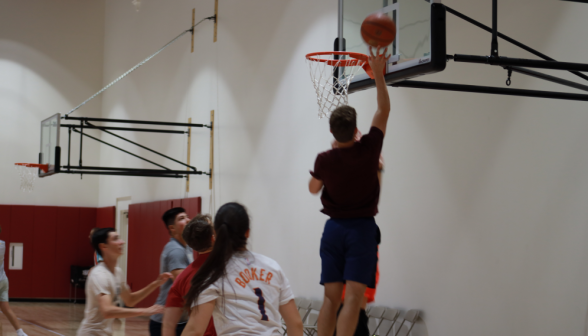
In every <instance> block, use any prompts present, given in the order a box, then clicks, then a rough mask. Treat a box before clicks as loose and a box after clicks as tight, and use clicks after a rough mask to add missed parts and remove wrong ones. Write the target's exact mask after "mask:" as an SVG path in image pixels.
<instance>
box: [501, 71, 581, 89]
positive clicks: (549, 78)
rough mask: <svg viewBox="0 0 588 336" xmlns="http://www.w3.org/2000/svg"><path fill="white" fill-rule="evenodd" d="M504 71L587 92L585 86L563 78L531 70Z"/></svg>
mask: <svg viewBox="0 0 588 336" xmlns="http://www.w3.org/2000/svg"><path fill="white" fill-rule="evenodd" d="M505 69H507V70H512V71H514V72H518V73H520V74H523V75H527V76H532V77H536V78H540V79H544V80H546V81H550V82H554V83H557V84H561V85H566V86H569V87H573V88H575V89H578V90H584V91H588V86H587V85H582V84H578V83H576V82H572V81H569V80H566V79H563V78H559V77H555V76H551V75H547V74H544V73H542V72H537V71H533V70H529V69H525V68H519V67H505Z"/></svg>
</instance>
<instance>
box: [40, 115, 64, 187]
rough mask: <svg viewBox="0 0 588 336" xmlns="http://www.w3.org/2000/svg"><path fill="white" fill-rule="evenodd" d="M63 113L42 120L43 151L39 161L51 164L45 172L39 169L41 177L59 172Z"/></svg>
mask: <svg viewBox="0 0 588 336" xmlns="http://www.w3.org/2000/svg"><path fill="white" fill-rule="evenodd" d="M60 123H61V114H59V113H57V114H54V115H53V116H51V117H49V118H47V119H45V120H43V121H41V151H40V152H39V153H40V154H39V163H40V164H46V165H48V166H49V169H48V171H47V172H46V173H45V172H43V171H42V170H40V169H39V177H44V176H48V175H53V174H55V173H57V172H59V164H60V155H61V153H60V150H59V128H60Z"/></svg>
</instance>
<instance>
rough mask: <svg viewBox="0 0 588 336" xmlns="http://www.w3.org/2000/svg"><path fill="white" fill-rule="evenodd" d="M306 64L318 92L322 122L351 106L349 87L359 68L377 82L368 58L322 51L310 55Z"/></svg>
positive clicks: (355, 54)
mask: <svg viewBox="0 0 588 336" xmlns="http://www.w3.org/2000/svg"><path fill="white" fill-rule="evenodd" d="M306 61H307V63H308V67H309V68H310V79H311V80H312V84H313V85H314V89H315V90H316V99H317V103H318V105H319V113H318V116H319V118H323V117H328V116H329V115H330V114H331V112H332V111H333V110H334V109H335V108H337V107H338V106H341V105H347V102H348V99H347V98H348V93H347V92H348V89H349V84H350V82H351V80H352V79H353V77H354V76H355V74H356V73H357V71H358V70H359V68H363V69H364V70H365V72H366V73H367V74H368V75H369V76H370V77H372V78H373V75H372V71H371V68H370V66H369V64H368V56H367V55H365V54H361V53H355V52H346V51H322V52H314V53H310V54H307V55H306Z"/></svg>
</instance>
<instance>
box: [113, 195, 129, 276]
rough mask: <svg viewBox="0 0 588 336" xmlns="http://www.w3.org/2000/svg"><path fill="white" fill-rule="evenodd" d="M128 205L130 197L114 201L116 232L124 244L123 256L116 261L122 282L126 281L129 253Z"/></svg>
mask: <svg viewBox="0 0 588 336" xmlns="http://www.w3.org/2000/svg"><path fill="white" fill-rule="evenodd" d="M129 204H131V197H130V196H127V197H120V198H117V199H116V231H117V232H118V234H119V235H120V238H121V239H122V240H123V241H125V242H126V244H125V245H124V249H123V255H122V256H121V257H120V258H119V259H118V267H120V269H121V270H122V273H123V281H124V282H126V281H127V261H128V251H129V244H128V242H129Z"/></svg>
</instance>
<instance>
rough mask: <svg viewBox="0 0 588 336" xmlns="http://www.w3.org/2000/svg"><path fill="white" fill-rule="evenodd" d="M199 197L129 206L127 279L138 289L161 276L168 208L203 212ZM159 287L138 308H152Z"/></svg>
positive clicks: (166, 234)
mask: <svg viewBox="0 0 588 336" xmlns="http://www.w3.org/2000/svg"><path fill="white" fill-rule="evenodd" d="M201 205H202V199H201V198H200V197H195V198H187V199H175V200H167V201H158V202H150V203H139V204H131V205H130V206H129V236H128V240H129V241H128V262H127V265H128V266H127V282H128V284H129V285H130V286H131V289H132V290H133V291H137V290H139V289H141V288H143V287H145V286H147V285H148V284H149V283H151V282H152V281H153V280H155V279H156V278H157V276H158V275H159V257H160V255H161V252H162V251H163V248H164V246H165V244H167V243H168V242H169V239H170V236H169V233H168V231H167V229H166V228H165V224H164V223H163V221H162V220H161V216H162V215H163V213H164V212H165V211H166V210H169V209H171V208H173V207H179V206H181V207H183V208H184V209H185V210H186V212H187V213H188V215H189V216H196V215H197V214H198V213H200V208H201ZM158 294H159V290H155V291H154V292H153V293H151V294H150V295H149V296H148V297H147V298H145V299H144V300H143V301H141V302H140V303H139V304H137V307H149V306H151V305H153V304H154V303H155V300H156V299H157V295H158Z"/></svg>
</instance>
